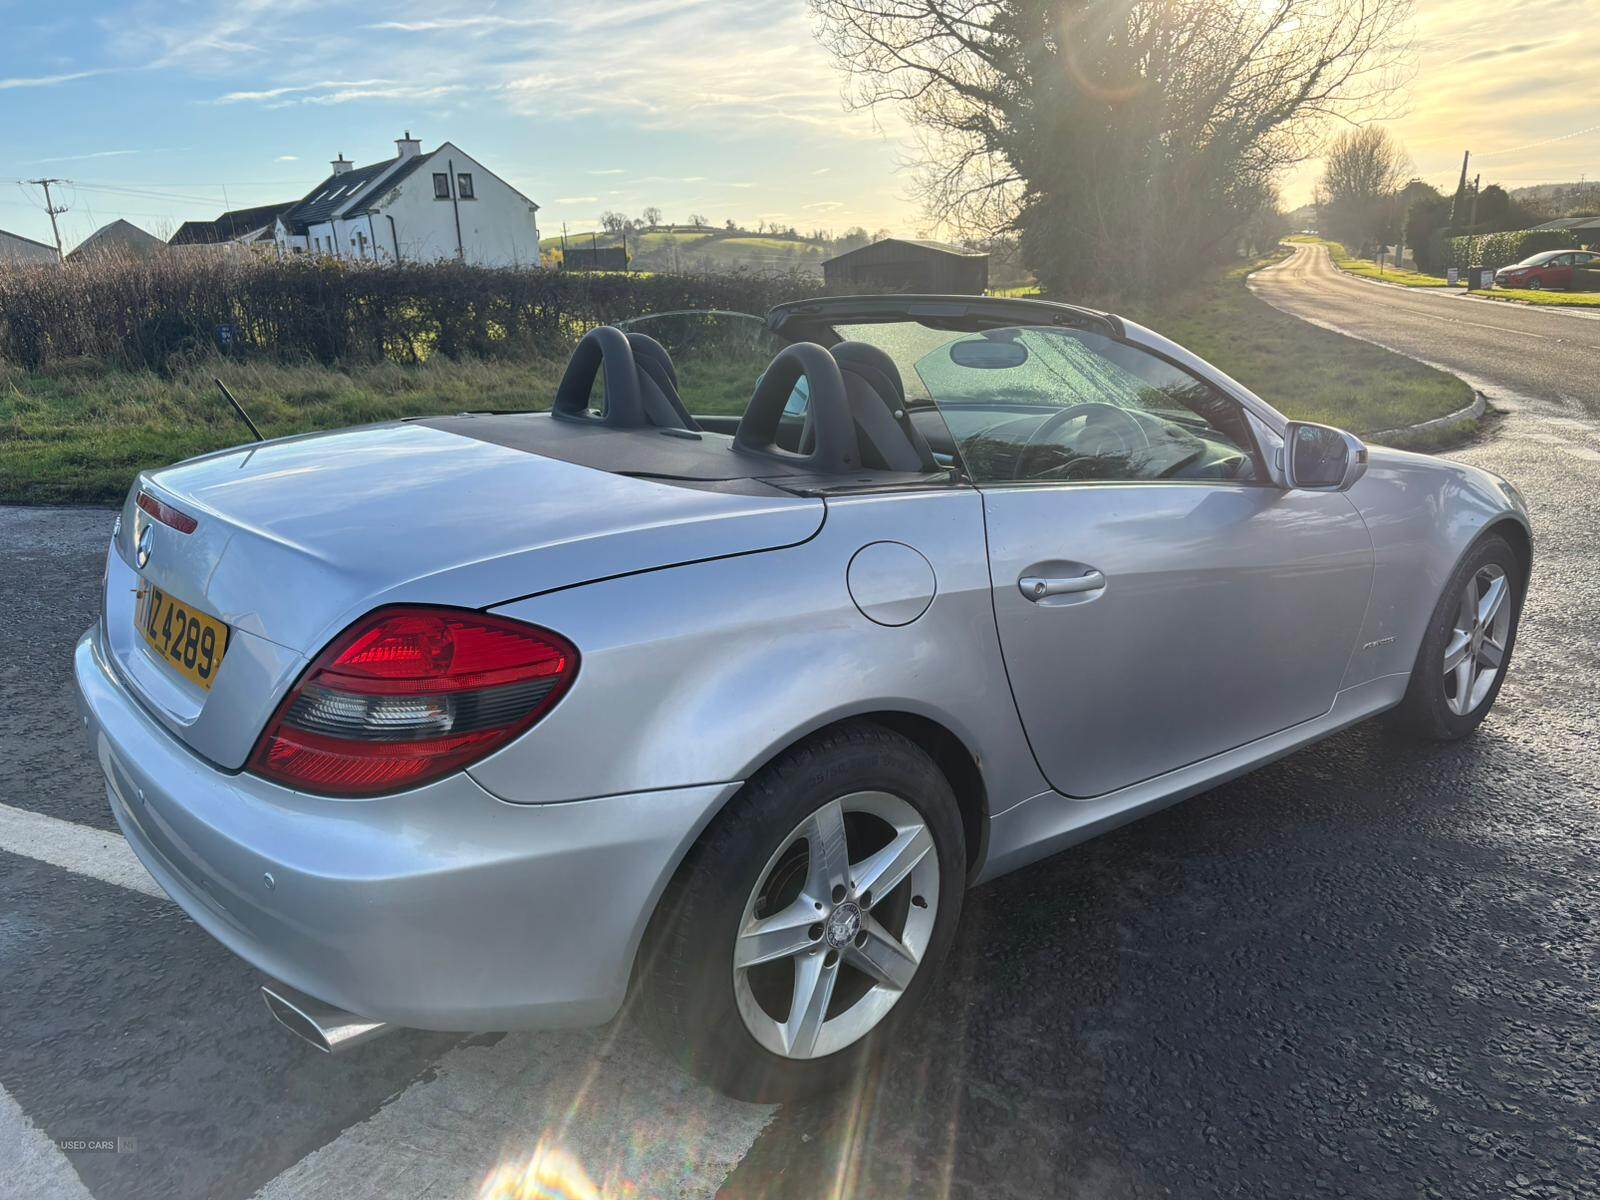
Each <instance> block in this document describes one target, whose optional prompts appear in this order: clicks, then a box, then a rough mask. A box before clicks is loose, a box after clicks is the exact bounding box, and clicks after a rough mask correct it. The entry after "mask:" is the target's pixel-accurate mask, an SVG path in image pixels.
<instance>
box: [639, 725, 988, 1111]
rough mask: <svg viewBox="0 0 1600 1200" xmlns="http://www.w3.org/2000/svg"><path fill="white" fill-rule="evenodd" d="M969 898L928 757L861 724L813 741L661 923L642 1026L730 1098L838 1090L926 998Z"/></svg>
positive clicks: (751, 794) (952, 820)
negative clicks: (964, 900) (647, 1025)
mask: <svg viewBox="0 0 1600 1200" xmlns="http://www.w3.org/2000/svg"><path fill="white" fill-rule="evenodd" d="M965 886H966V849H965V845H964V839H963V834H962V824H961V814H960V811H959V809H958V808H957V804H956V798H955V795H954V793H953V792H952V791H951V788H950V784H949V782H948V781H947V780H946V779H945V777H944V775H943V774H942V773H941V772H940V771H939V769H938V767H937V766H935V765H934V762H933V760H932V759H931V758H930V757H929V756H928V755H927V754H926V753H925V752H924V751H923V750H922V749H921V748H920V747H919V746H917V745H916V744H915V743H914V742H911V741H909V740H907V739H906V738H904V737H901V736H900V735H899V734H897V733H894V732H892V731H891V730H889V729H886V728H884V727H882V726H879V725H876V724H872V723H869V722H858V723H852V724H848V725H843V726H838V727H836V728H834V729H832V730H829V731H827V732H824V733H822V734H819V735H817V736H816V737H813V738H811V739H810V740H808V741H806V742H804V743H802V744H800V745H799V746H796V747H795V748H793V749H792V750H790V751H788V752H787V753H785V754H784V755H783V756H782V757H780V758H779V759H777V760H776V761H775V762H773V763H771V764H770V765H769V766H767V767H765V768H764V769H763V770H762V771H761V772H760V773H759V774H758V775H757V776H756V777H755V778H753V779H751V780H750V782H749V783H748V784H747V785H746V786H745V788H744V789H743V791H742V792H741V793H740V794H739V796H737V797H736V798H735V799H734V800H733V801H732V802H731V803H730V804H729V805H728V807H727V809H726V810H725V811H724V812H722V813H721V814H720V815H719V816H718V817H717V819H716V820H715V821H713V822H712V824H711V826H710V827H709V828H708V829H707V830H706V832H705V833H704V834H703V835H702V836H701V838H700V840H699V842H698V843H696V845H695V847H694V849H693V850H691V851H690V853H689V856H688V858H687V859H686V860H685V862H684V865H683V867H682V869H681V870H680V871H679V872H678V874H677V876H676V877H675V879H674V880H673V884H672V886H671V887H670V888H669V889H668V891H667V894H666V896H665V897H664V898H663V900H662V904H661V908H660V910H659V911H658V912H657V915H656V918H655V920H654V922H653V923H652V926H651V932H650V936H649V939H648V943H647V946H646V951H645V952H646V960H645V963H644V966H643V969H642V983H643V987H644V995H643V996H642V997H641V999H642V1000H643V1004H644V1009H645V1014H646V1017H647V1020H648V1022H649V1023H650V1024H651V1025H652V1026H653V1029H654V1032H655V1034H656V1036H657V1039H658V1040H659V1041H660V1042H661V1044H662V1045H663V1047H664V1048H665V1049H666V1050H667V1051H668V1053H670V1054H672V1055H673V1056H674V1057H676V1058H677V1059H678V1060H679V1061H680V1062H681V1063H683V1065H684V1066H686V1067H687V1068H688V1069H689V1070H690V1071H692V1072H694V1073H695V1074H696V1075H698V1076H700V1077H701V1078H702V1079H704V1080H706V1081H707V1082H709V1083H711V1084H712V1085H713V1086H715V1087H717V1088H720V1089H721V1090H722V1091H724V1092H727V1093H728V1094H729V1095H732V1096H737V1097H739V1098H741V1099H746V1100H759V1101H776V1100H785V1099H791V1098H794V1097H798V1096H804V1095H808V1094H812V1093H815V1092H818V1091H821V1090H824V1089H827V1088H830V1087H833V1086H835V1085H837V1084H839V1083H842V1082H843V1081H844V1080H846V1079H848V1078H849V1077H851V1075H852V1074H853V1073H855V1072H856V1071H858V1070H860V1069H862V1067H863V1066H864V1064H865V1062H866V1061H867V1060H868V1059H869V1058H870V1057H871V1056H872V1055H873V1053H874V1052H875V1051H876V1050H877V1049H878V1048H879V1047H880V1046H881V1045H882V1043H883V1042H884V1040H885V1039H886V1038H887V1037H888V1036H889V1035H890V1033H891V1031H892V1030H893V1028H894V1027H895V1026H896V1025H898V1024H899V1023H900V1022H902V1021H904V1020H905V1019H906V1017H907V1016H908V1015H909V1014H910V1013H911V1012H912V1010H913V1009H915V1008H916V1007H917V1005H918V1004H919V1002H920V1001H921V1000H922V999H923V997H924V996H925V995H926V993H927V991H928V989H929V988H930V987H931V986H933V984H934V977H935V975H936V974H937V970H938V967H939V965H940V964H941V962H942V961H943V960H944V958H945V956H946V955H947V953H948V951H949V948H950V944H951V941H952V940H953V938H954V935H955V928H956V922H957V920H958V919H959V917H960V914H961V902H962V893H963V891H964V889H965Z"/></svg>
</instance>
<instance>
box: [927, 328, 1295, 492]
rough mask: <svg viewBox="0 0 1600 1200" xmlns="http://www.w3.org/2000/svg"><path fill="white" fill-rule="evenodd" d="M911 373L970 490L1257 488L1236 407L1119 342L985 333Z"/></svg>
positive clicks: (1049, 332)
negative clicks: (1077, 485) (1030, 485)
mask: <svg viewBox="0 0 1600 1200" xmlns="http://www.w3.org/2000/svg"><path fill="white" fill-rule="evenodd" d="M916 372H917V375H918V376H919V377H920V379H921V381H922V383H923V384H924V386H925V387H926V388H927V392H928V395H929V396H930V398H931V399H932V400H933V401H934V403H935V404H936V405H937V406H938V408H939V412H940V414H941V415H942V416H943V417H944V419H945V423H946V425H948V426H949V428H950V432H951V435H952V437H953V439H954V441H955V444H956V448H957V450H958V451H959V453H960V456H961V459H962V462H963V465H964V466H965V468H966V471H967V474H968V475H970V476H971V477H972V478H973V480H974V481H975V482H978V483H1012V482H1052V483H1056V482H1072V481H1115V482H1143V481H1150V480H1235V481H1241V482H1243V481H1254V480H1259V479H1263V478H1265V473H1264V471H1263V470H1262V469H1261V464H1260V461H1259V457H1258V453H1257V450H1256V447H1255V441H1254V439H1253V437H1252V436H1251V433H1250V427H1249V423H1248V421H1247V419H1246V417H1245V414H1244V411H1243V409H1242V408H1241V406H1240V405H1239V404H1238V402H1237V401H1235V400H1233V399H1232V398H1231V397H1229V396H1226V395H1224V394H1223V393H1222V392H1221V391H1219V390H1218V389H1217V388H1215V387H1213V386H1212V385H1211V384H1209V383H1207V382H1205V381H1204V380H1202V379H1201V378H1199V377H1198V376H1196V375H1191V374H1190V373H1189V372H1188V371H1186V370H1184V369H1183V368H1181V367H1178V366H1175V365H1173V364H1172V363H1169V362H1167V361H1166V360H1165V359H1163V358H1159V357H1157V356H1156V355H1154V354H1152V353H1151V352H1149V351H1148V350H1144V349H1142V348H1140V347H1138V346H1134V345H1131V344H1129V343H1127V342H1120V341H1117V340H1115V339H1113V338H1109V337H1105V336H1102V335H1100V334H1095V333H1089V332H1085V331H1081V330H1067V329H1058V328H1054V327H1050V328H1012V329H999V330H988V331H986V332H984V333H981V334H968V335H965V336H963V337H960V338H957V339H955V340H954V341H952V342H950V343H949V344H947V345H945V346H941V347H940V348H939V349H937V350H935V351H933V352H932V353H930V354H927V355H925V356H924V357H923V358H922V359H920V360H919V361H918V362H917V364H916Z"/></svg>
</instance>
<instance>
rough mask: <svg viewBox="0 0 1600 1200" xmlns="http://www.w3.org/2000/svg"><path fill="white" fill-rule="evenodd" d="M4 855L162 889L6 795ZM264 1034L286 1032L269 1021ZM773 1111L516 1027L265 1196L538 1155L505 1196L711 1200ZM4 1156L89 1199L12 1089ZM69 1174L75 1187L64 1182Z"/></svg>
mask: <svg viewBox="0 0 1600 1200" xmlns="http://www.w3.org/2000/svg"><path fill="white" fill-rule="evenodd" d="M0 850H4V851H6V852H8V853H12V854H20V855H24V856H26V857H28V858H33V859H37V860H38V861H40V862H46V863H50V864H51V865H52V866H57V867H61V868H62V869H64V870H67V871H71V872H73V873H75V874H78V875H87V876H89V877H91V878H94V879H99V880H102V881H104V882H106V883H112V884H115V885H117V886H118V887H124V888H129V889H132V890H133V891H137V892H142V893H144V894H145V895H149V896H156V897H159V898H162V899H165V898H166V894H165V893H164V892H163V891H162V890H161V888H160V886H159V885H158V884H157V883H156V882H155V880H153V879H152V878H151V877H150V875H149V874H148V873H147V872H146V871H145V869H144V867H143V866H142V865H141V864H140V863H139V860H138V859H137V858H136V857H134V854H133V851H132V850H131V849H130V848H129V847H128V844H127V841H126V840H125V839H124V838H122V837H121V836H120V835H118V834H114V833H106V832H104V831H102V830H99V829H91V828H89V827H88V826H86V825H78V824H75V823H74V822H71V821H62V820H59V819H57V818H55V817H48V816H44V815H42V814H40V813H34V812H28V811H27V810H26V809H20V808H14V807H12V806H10V805H6V804H0ZM252 1001H253V998H252V997H241V999H240V1003H241V1004H244V1003H250V1002H252ZM262 1033H263V1036H267V1037H276V1036H280V1031H278V1030H276V1029H273V1028H270V1027H269V1026H268V1024H267V1022H266V1021H265V1020H264V1019H263V1022H262ZM281 1036H283V1037H285V1038H287V1037H288V1036H289V1035H288V1034H287V1033H282V1034H281ZM286 1052H289V1051H288V1048H287V1047H286ZM358 1053H359V1052H358ZM775 1111H776V1109H775V1108H774V1107H773V1106H770V1105H753V1104H742V1103H740V1102H738V1101H736V1100H729V1099H727V1098H726V1097H724V1096H721V1095H719V1094H718V1093H716V1092H714V1091H712V1090H711V1089H709V1088H707V1087H704V1086H702V1085H700V1084H698V1083H696V1082H695V1081H694V1080H693V1079H691V1078H690V1077H689V1076H687V1075H685V1074H684V1073H683V1072H682V1071H680V1070H679V1069H678V1068H677V1067H676V1066H675V1065H673V1064H672V1063H671V1062H669V1061H667V1060H666V1059H665V1058H664V1057H663V1056H662V1055H661V1053H660V1052H659V1051H657V1050H656V1049H655V1048H654V1047H653V1046H651V1045H650V1044H649V1043H648V1042H647V1041H645V1040H644V1038H643V1037H641V1036H640V1035H639V1034H638V1033H636V1032H631V1031H624V1030H622V1029H621V1027H620V1025H611V1026H607V1027H606V1028H604V1029H599V1030H588V1031H583V1032H561V1033H518V1034H511V1035H508V1036H507V1037H505V1038H502V1039H501V1040H500V1041H499V1042H497V1043H496V1044H494V1045H492V1046H460V1047H457V1048H456V1049H454V1050H451V1051H449V1052H447V1053H446V1054H444V1055H443V1056H442V1057H441V1058H439V1059H438V1060H437V1061H436V1062H435V1063H434V1064H433V1067H432V1069H431V1071H430V1073H429V1074H428V1075H427V1076H426V1077H425V1078H422V1079H419V1080H417V1081H416V1082H414V1083H412V1084H411V1085H410V1086H409V1087H407V1088H406V1089H405V1090H404V1091H403V1092H401V1093H400V1094H399V1095H398V1096H396V1097H395V1098H394V1099H392V1100H390V1101H389V1102H388V1103H387V1104H386V1105H384V1107H383V1108H381V1109H380V1110H379V1111H378V1112H377V1113H375V1114H373V1116H371V1117H370V1118H368V1119H367V1120H366V1121H363V1122H361V1123H360V1124H357V1125H353V1126H351V1127H350V1128H348V1129H346V1130H345V1131H344V1132H342V1133H341V1134H340V1135H339V1136H338V1137H336V1138H335V1139H334V1140H333V1141H331V1142H329V1143H328V1144H327V1145H326V1146H323V1147H322V1148H321V1149H319V1150H316V1151H314V1152H313V1153H311V1154H310V1155H308V1156H307V1157H306V1158H304V1159H302V1160H301V1161H300V1162H299V1163H297V1164H295V1165H294V1166H293V1167H290V1168H289V1169H288V1170H287V1171H285V1172H283V1174H281V1175H279V1176H278V1177H277V1178H276V1179H274V1180H273V1181H272V1182H271V1183H269V1184H268V1185H267V1186H266V1187H265V1188H263V1189H262V1190H261V1192H260V1193H259V1196H260V1200H319V1198H323V1197H326V1198H328V1200H361V1198H362V1197H372V1198H373V1200H389V1198H390V1197H393V1196H397V1195H406V1196H427V1197H429V1198H430V1200H432V1198H433V1197H440V1198H443V1197H456V1196H459V1197H463V1198H469V1197H476V1196H478V1195H479V1194H480V1190H481V1189H483V1188H484V1184H485V1180H486V1179H487V1178H488V1176H489V1175H490V1174H491V1172H493V1171H496V1170H501V1171H503V1172H508V1173H510V1172H515V1173H516V1175H517V1177H518V1178H519V1179H521V1178H522V1176H523V1173H524V1172H526V1170H527V1168H528V1166H529V1163H530V1161H531V1160H534V1159H539V1160H540V1161H539V1163H538V1164H537V1165H536V1168H535V1169H536V1171H538V1172H542V1173H543V1175H542V1177H541V1178H540V1179H539V1183H540V1185H541V1186H547V1189H548V1190H547V1191H544V1192H540V1191H538V1190H535V1189H534V1188H532V1187H525V1188H524V1189H523V1190H521V1191H518V1190H517V1189H515V1188H504V1189H503V1190H502V1191H501V1193H500V1195H502V1196H504V1197H508V1198H509V1197H518V1196H529V1197H532V1196H540V1195H563V1196H566V1195H570V1196H572V1197H575V1198H578V1197H585V1196H589V1195H596V1196H598V1195H605V1196H623V1195H627V1196H641V1197H643V1196H675V1197H680V1198H683V1200H688V1198H691V1197H708V1198H709V1197H711V1196H714V1195H716V1192H717V1189H718V1188H719V1187H721V1186H722V1182H723V1180H724V1179H725V1178H726V1177H727V1174H728V1172H729V1171H731V1170H732V1169H733V1167H734V1166H735V1165H737V1164H738V1162H739V1160H740V1159H742V1158H743V1157H744V1156H745V1154H746V1153H748V1152H749V1150H750V1147H751V1145H752V1144H753V1143H754V1142H755V1140H756V1137H757V1136H758V1135H759V1134H760V1133H761V1131H762V1129H763V1128H765V1127H766V1125H767V1122H768V1121H770V1120H771V1119H772V1115H773V1113H774V1112H775ZM46 1151H48V1152H49V1153H48V1154H47V1153H46ZM50 1155H54V1156H55V1159H56V1160H58V1161H52V1160H51V1158H50ZM0 1163H4V1164H6V1166H5V1171H6V1176H7V1177H8V1178H12V1179H22V1180H26V1181H27V1185H28V1188H29V1191H28V1195H29V1196H30V1197H33V1196H40V1197H47V1198H48V1200H57V1197H59V1198H60V1200H86V1198H87V1197H88V1196H89V1193H88V1191H86V1190H85V1189H84V1187H83V1185H82V1183H81V1182H80V1181H79V1180H78V1178H77V1174H76V1172H75V1171H73V1170H72V1167H71V1164H70V1163H69V1162H68V1161H67V1160H66V1158H65V1157H64V1156H62V1155H61V1154H60V1152H59V1151H58V1150H56V1148H55V1145H54V1143H52V1142H51V1141H50V1140H49V1139H48V1138H46V1137H45V1136H44V1134H43V1133H41V1132H39V1130H37V1129H36V1128H34V1127H33V1126H32V1125H31V1124H30V1123H29V1122H28V1120H27V1117H26V1115H25V1114H23V1113H22V1111H21V1109H20V1108H18V1107H17V1105H16V1104H15V1102H13V1101H11V1099H10V1097H9V1096H6V1095H5V1093H4V1091H3V1090H0ZM19 1163H20V1164H21V1169H20V1170H17V1169H15V1164H19ZM63 1172H64V1173H65V1174H63ZM58 1177H59V1178H60V1179H61V1180H63V1181H70V1184H71V1185H72V1186H73V1187H75V1188H76V1190H63V1188H65V1187H66V1183H65V1182H63V1183H62V1184H60V1185H58V1184H57V1182H56V1180H57V1178H58ZM525 1182H526V1181H525ZM557 1185H559V1186H560V1187H563V1188H567V1189H568V1190H566V1191H561V1190H556V1186H557ZM585 1186H588V1187H589V1188H590V1190H589V1191H585V1190H583V1189H584V1187H585ZM52 1189H54V1190H52ZM630 1189H631V1190H630Z"/></svg>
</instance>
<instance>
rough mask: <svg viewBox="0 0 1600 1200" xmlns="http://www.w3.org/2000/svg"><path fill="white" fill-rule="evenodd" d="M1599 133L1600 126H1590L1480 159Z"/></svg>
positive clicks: (1499, 151) (1481, 156) (1517, 152)
mask: <svg viewBox="0 0 1600 1200" xmlns="http://www.w3.org/2000/svg"><path fill="white" fill-rule="evenodd" d="M1597 132H1600V125H1590V126H1589V127H1588V128H1587V129H1574V130H1573V131H1572V132H1571V133H1562V134H1558V135H1557V136H1555V137H1549V138H1543V139H1541V140H1540V141H1537V142H1529V143H1527V144H1526V145H1523V146H1512V147H1511V148H1510V149H1509V150H1496V151H1494V152H1493V153H1491V154H1480V155H1478V158H1479V160H1480V161H1481V160H1483V159H1485V158H1499V157H1500V156H1501V155H1505V154H1520V153H1521V152H1522V151H1524V150H1534V149H1537V148H1538V147H1540V146H1549V145H1553V144H1554V143H1556V142H1565V141H1570V140H1571V139H1573V138H1575V137H1582V136H1583V135H1584V134H1586V133H1597Z"/></svg>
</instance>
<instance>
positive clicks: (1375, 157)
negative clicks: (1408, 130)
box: [1316, 125, 1411, 254]
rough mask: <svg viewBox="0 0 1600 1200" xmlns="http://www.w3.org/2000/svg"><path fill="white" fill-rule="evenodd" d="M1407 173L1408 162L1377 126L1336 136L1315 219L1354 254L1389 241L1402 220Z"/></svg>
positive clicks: (1325, 167)
mask: <svg viewBox="0 0 1600 1200" xmlns="http://www.w3.org/2000/svg"><path fill="white" fill-rule="evenodd" d="M1410 170H1411V160H1410V158H1409V157H1408V156H1407V155H1406V152H1405V151H1404V150H1403V149H1401V147H1400V143H1399V142H1397V141H1395V140H1394V138H1393V137H1391V136H1390V135H1389V132H1388V130H1386V129H1384V128H1383V127H1382V126H1381V125H1366V126H1363V127H1361V128H1359V129H1351V130H1348V131H1347V132H1345V133H1342V134H1340V135H1339V136H1338V137H1337V138H1335V139H1334V141H1333V144H1332V145H1331V146H1330V147H1328V153H1327V157H1326V158H1325V159H1324V162H1323V171H1322V179H1321V181H1320V182H1319V183H1318V184H1317V191H1316V203H1317V209H1318V219H1319V220H1320V221H1321V223H1322V225H1323V227H1324V228H1325V229H1327V230H1329V231H1330V232H1331V233H1332V234H1333V235H1334V236H1335V237H1337V238H1338V239H1340V240H1341V241H1343V242H1344V243H1345V244H1346V245H1347V246H1348V247H1349V248H1350V249H1351V250H1352V251H1354V252H1355V253H1358V254H1359V253H1361V252H1362V251H1364V250H1365V249H1367V248H1368V247H1370V246H1372V245H1373V244H1374V243H1377V242H1384V241H1387V240H1389V239H1390V238H1392V237H1394V236H1396V235H1397V232H1398V227H1399V224H1400V222H1401V220H1403V219H1404V216H1405V213H1404V211H1403V209H1402V207H1401V205H1400V201H1399V196H1400V189H1401V188H1402V187H1404V186H1405V182H1406V176H1407V174H1408V173H1409V172H1410Z"/></svg>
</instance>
